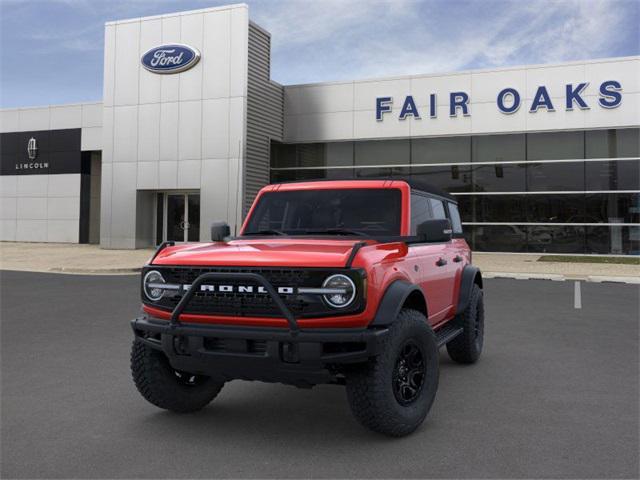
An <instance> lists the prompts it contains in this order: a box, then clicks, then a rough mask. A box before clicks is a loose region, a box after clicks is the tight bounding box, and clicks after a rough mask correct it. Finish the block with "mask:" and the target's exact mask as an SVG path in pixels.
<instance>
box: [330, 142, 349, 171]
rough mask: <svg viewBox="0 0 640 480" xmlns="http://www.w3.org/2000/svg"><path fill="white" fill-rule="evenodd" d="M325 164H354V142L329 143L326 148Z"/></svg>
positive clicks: (331, 165) (332, 165)
mask: <svg viewBox="0 0 640 480" xmlns="http://www.w3.org/2000/svg"><path fill="white" fill-rule="evenodd" d="M325 165H327V166H328V167H334V166H337V165H345V166H346V165H353V142H334V143H327V144H326V149H325Z"/></svg>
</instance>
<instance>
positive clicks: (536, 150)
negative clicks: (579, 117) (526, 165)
mask: <svg viewBox="0 0 640 480" xmlns="http://www.w3.org/2000/svg"><path fill="white" fill-rule="evenodd" d="M574 158H575V159H580V158H584V132H545V133H528V134H527V160H562V159H574Z"/></svg>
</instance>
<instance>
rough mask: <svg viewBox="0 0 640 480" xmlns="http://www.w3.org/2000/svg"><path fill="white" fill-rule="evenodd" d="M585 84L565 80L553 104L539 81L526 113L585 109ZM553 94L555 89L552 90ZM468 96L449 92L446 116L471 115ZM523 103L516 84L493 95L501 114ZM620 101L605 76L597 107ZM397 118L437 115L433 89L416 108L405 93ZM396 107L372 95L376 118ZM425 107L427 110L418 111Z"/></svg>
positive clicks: (613, 83)
mask: <svg viewBox="0 0 640 480" xmlns="http://www.w3.org/2000/svg"><path fill="white" fill-rule="evenodd" d="M588 86H589V83H588V82H583V83H578V84H573V83H568V84H566V85H565V86H564V89H563V92H562V97H564V101H563V102H562V103H563V105H562V106H559V105H555V104H554V102H553V101H552V96H551V94H550V92H549V89H548V88H547V87H546V86H544V85H542V86H539V87H537V88H536V90H535V91H534V93H533V96H532V100H531V101H530V102H531V103H529V102H527V104H526V105H525V107H526V108H527V109H528V111H529V113H536V112H537V111H539V110H546V111H547V112H554V111H555V110H556V107H558V108H564V109H565V110H567V111H571V110H573V109H574V108H579V109H580V110H589V109H590V108H591V106H590V105H589V104H588V103H587V101H586V100H585V96H586V95H585V90H586V89H587V87H588ZM553 93H554V97H556V96H560V95H557V92H553ZM469 102H470V97H469V94H468V93H467V92H464V91H458V92H449V116H450V117H457V116H458V114H461V115H462V116H465V117H468V116H470V115H471V109H470V107H469ZM524 103H525V101H524V100H523V97H522V94H521V92H519V91H518V90H517V89H516V88H512V87H507V88H503V89H502V90H500V91H499V92H498V93H497V95H496V108H497V109H498V110H499V111H500V112H501V113H503V114H505V115H509V114H512V113H515V112H517V111H518V110H519V109H520V108H521V107H522V106H523V104H524ZM621 103H622V85H621V83H620V82H618V81H617V80H607V81H605V82H602V83H601V84H600V85H599V86H598V99H597V104H598V105H599V106H600V107H601V108H616V107H619V106H620V104H621ZM399 107H400V108H399V110H397V111H398V112H399V113H398V119H399V120H406V119H407V118H409V117H412V118H415V119H417V120H420V119H422V118H423V116H427V117H428V118H437V116H438V95H437V94H436V93H430V94H428V104H427V106H426V107H420V109H419V108H418V106H417V104H416V100H415V98H414V96H413V95H407V96H406V97H405V98H404V100H403V101H402V103H401V105H399ZM396 108H397V107H396V106H395V105H394V102H393V98H392V97H377V98H376V120H377V121H379V122H381V121H383V120H384V118H385V114H391V115H392V114H393V113H394V111H396V110H395V109H396ZM422 108H425V109H426V110H427V111H426V112H423V111H421V109H422Z"/></svg>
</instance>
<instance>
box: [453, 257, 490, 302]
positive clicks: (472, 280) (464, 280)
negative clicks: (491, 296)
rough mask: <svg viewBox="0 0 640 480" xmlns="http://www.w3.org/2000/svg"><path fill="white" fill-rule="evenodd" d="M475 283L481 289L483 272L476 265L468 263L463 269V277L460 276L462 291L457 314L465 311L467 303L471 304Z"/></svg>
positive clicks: (459, 296)
mask: <svg viewBox="0 0 640 480" xmlns="http://www.w3.org/2000/svg"><path fill="white" fill-rule="evenodd" d="M474 285H477V286H478V287H480V288H481V289H482V288H483V285H484V283H483V281H482V272H481V271H480V269H479V268H478V267H476V266H474V265H466V266H465V267H464V269H463V270H462V277H461V278H460V293H459V295H458V305H457V307H456V313H457V314H459V313H462V312H464V311H465V310H466V308H467V305H469V299H470V298H471V290H472V289H473V286H474Z"/></svg>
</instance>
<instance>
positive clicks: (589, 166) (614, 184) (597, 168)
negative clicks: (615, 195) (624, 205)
mask: <svg viewBox="0 0 640 480" xmlns="http://www.w3.org/2000/svg"><path fill="white" fill-rule="evenodd" d="M585 169H586V173H585V175H586V184H587V188H586V189H587V190H640V160H613V161H608V162H586V164H585Z"/></svg>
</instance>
